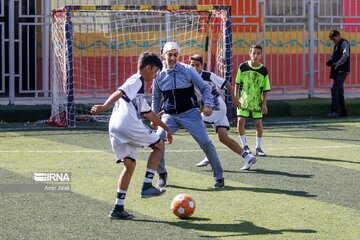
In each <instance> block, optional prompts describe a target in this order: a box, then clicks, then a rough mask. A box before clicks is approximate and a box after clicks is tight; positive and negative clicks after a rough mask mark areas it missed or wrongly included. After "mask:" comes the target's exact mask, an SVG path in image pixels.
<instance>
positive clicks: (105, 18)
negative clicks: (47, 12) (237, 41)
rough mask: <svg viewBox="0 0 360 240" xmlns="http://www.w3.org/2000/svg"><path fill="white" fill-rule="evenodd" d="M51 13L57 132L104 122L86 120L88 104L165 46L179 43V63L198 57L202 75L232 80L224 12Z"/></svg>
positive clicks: (114, 9) (95, 9) (111, 9)
mask: <svg viewBox="0 0 360 240" xmlns="http://www.w3.org/2000/svg"><path fill="white" fill-rule="evenodd" d="M52 13H53V14H52V16H53V21H52V36H51V41H52V45H51V46H52V48H51V49H52V58H51V94H52V116H51V119H50V121H51V123H52V124H54V125H56V126H67V127H74V126H75V122H77V121H108V119H109V113H106V114H104V115H101V116H98V115H97V116H93V115H91V114H90V112H89V110H90V107H91V106H92V104H100V103H103V102H104V101H105V99H106V98H107V97H108V96H109V95H110V94H111V93H112V92H114V91H115V90H116V89H117V88H118V87H119V86H121V85H122V84H123V83H124V81H125V80H126V79H127V78H128V77H130V76H131V75H132V74H134V73H135V72H136V71H137V69H136V67H137V59H138V56H139V55H140V54H141V53H142V52H144V51H152V52H155V53H158V55H160V51H161V47H162V46H163V45H164V44H165V43H166V42H167V41H176V42H178V43H179V45H180V47H181V50H180V57H179V61H181V62H184V63H189V57H190V56H191V55H193V54H195V53H198V54H201V55H203V57H204V64H205V66H206V67H205V69H206V70H209V71H212V72H214V73H216V74H217V75H219V76H221V77H224V78H229V77H230V78H231V64H232V63H231V22H230V15H229V14H230V13H229V7H227V6H114V5H112V6H110V5H106V6H66V7H64V8H63V9H58V10H53V12H52ZM230 80H231V79H230ZM150 89H151V85H147V86H146V87H145V92H146V93H147V94H149V95H150V94H151V90H150Z"/></svg>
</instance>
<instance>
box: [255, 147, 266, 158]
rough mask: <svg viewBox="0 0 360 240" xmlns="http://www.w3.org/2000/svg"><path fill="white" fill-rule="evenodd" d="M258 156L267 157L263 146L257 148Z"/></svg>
mask: <svg viewBox="0 0 360 240" xmlns="http://www.w3.org/2000/svg"><path fill="white" fill-rule="evenodd" d="M256 156H260V157H266V153H264V151H263V150H262V149H261V148H256Z"/></svg>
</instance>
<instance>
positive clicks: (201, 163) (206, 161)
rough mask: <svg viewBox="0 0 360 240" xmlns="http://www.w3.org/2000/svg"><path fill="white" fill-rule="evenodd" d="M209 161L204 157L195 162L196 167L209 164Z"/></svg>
mask: <svg viewBox="0 0 360 240" xmlns="http://www.w3.org/2000/svg"><path fill="white" fill-rule="evenodd" d="M209 163H210V161H209V159H207V158H204V160H202V161H201V162H199V163H198V164H196V166H197V167H206V166H207V165H209Z"/></svg>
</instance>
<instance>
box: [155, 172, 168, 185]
mask: <svg viewBox="0 0 360 240" xmlns="http://www.w3.org/2000/svg"><path fill="white" fill-rule="evenodd" d="M166 180H167V172H164V173H159V179H158V180H157V185H158V187H159V188H164V187H166Z"/></svg>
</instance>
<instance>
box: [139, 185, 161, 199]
mask: <svg viewBox="0 0 360 240" xmlns="http://www.w3.org/2000/svg"><path fill="white" fill-rule="evenodd" d="M165 192H166V190H165V189H158V188H155V187H153V186H151V187H149V188H148V189H146V190H142V191H141V198H151V197H158V196H161V195H164V194H165Z"/></svg>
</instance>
